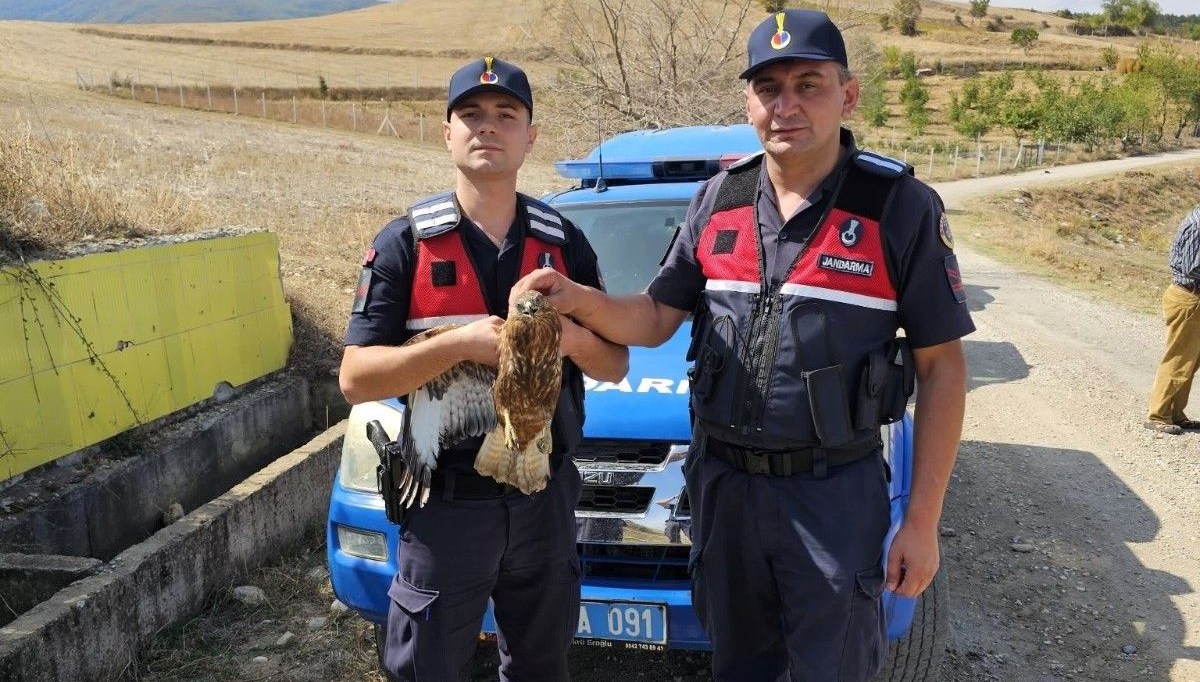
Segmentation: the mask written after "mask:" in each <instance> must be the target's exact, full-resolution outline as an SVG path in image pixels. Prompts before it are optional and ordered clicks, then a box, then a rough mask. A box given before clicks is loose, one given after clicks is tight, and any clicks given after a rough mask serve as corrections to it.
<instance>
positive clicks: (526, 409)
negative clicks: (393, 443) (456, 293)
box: [397, 291, 562, 506]
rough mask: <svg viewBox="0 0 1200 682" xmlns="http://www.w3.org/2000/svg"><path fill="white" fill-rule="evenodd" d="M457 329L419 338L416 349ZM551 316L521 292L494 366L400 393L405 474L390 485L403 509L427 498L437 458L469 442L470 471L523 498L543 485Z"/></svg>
mask: <svg viewBox="0 0 1200 682" xmlns="http://www.w3.org/2000/svg"><path fill="white" fill-rule="evenodd" d="M456 326H457V325H441V326H438V327H434V328H432V329H429V330H427V331H424V332H422V333H420V334H418V335H416V336H414V337H412V338H411V339H409V340H408V341H407V342H406V344H405V345H408V344H414V343H420V342H421V341H424V340H425V339H428V338H430V337H433V336H437V335H438V334H443V333H445V332H447V331H449V330H451V329H454V328H455V327H456ZM561 337H562V325H561V323H560V322H559V319H558V311H556V310H555V309H554V306H552V305H550V303H549V302H548V301H546V300H545V298H543V297H542V295H541V293H539V292H537V291H528V292H525V293H522V294H521V295H520V296H518V297H517V299H516V300H515V301H514V302H513V304H512V307H511V308H510V309H509V313H508V318H507V319H506V320H505V321H504V324H502V325H501V327H500V339H499V344H498V345H499V356H500V362H499V366H498V367H495V368H492V367H488V366H486V365H481V364H479V363H475V362H460V363H458V364H456V365H454V366H453V367H451V368H450V369H448V370H446V371H445V372H443V373H441V374H440V375H438V376H436V377H434V378H433V379H431V380H430V381H428V382H426V383H425V384H424V385H422V386H421V387H419V388H417V389H416V390H414V391H413V392H412V393H409V394H408V419H407V420H406V423H405V429H404V434H403V436H402V437H401V441H400V453H401V457H402V459H403V461H404V463H405V468H406V469H407V472H405V473H404V474H402V475H401V476H400V477H399V478H398V479H397V485H398V486H399V488H400V489H401V500H402V504H404V505H405V506H411V505H412V504H413V503H414V502H416V503H418V504H421V505H424V503H425V501H426V500H427V499H428V498H429V485H430V477H431V473H432V471H433V470H434V469H435V468H437V457H438V453H439V452H440V451H441V450H442V448H444V447H448V446H451V445H453V444H455V443H458V442H460V441H463V440H466V439H467V438H471V437H473V436H481V435H482V436H485V438H484V441H483V445H482V446H481V447H480V449H479V453H478V455H477V456H476V457H475V470H476V471H478V472H479V473H480V474H482V475H484V476H490V477H492V478H494V479H496V480H497V481H499V482H501V483H508V484H510V485H513V486H515V487H516V488H518V489H519V490H520V491H521V492H523V493H525V494H527V495H528V494H532V493H535V492H537V491H539V490H542V489H543V488H545V487H546V483H547V482H548V481H549V480H550V451H551V448H552V442H551V438H550V422H551V420H552V419H553V418H554V410H555V407H556V406H557V404H558V394H559V390H560V389H561V386H562V356H561V354H560V352H559V340H560V338H561Z"/></svg>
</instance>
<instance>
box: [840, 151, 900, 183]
mask: <svg viewBox="0 0 1200 682" xmlns="http://www.w3.org/2000/svg"><path fill="white" fill-rule="evenodd" d="M854 165H856V166H858V167H859V168H861V169H863V170H864V171H866V172H868V173H871V174H872V175H879V176H881V177H885V178H898V177H900V176H901V175H904V174H906V173H907V174H908V175H912V174H913V167H912V166H910V165H909V164H907V163H904V162H903V161H900V160H898V159H893V158H891V157H890V156H884V155H882V154H876V153H875V152H864V151H860V152H858V153H857V154H855V155H854Z"/></svg>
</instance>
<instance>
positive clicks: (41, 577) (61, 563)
mask: <svg viewBox="0 0 1200 682" xmlns="http://www.w3.org/2000/svg"><path fill="white" fill-rule="evenodd" d="M101 563H103V562H101V561H100V560H99V559H85V558H83V557H74V556H46V555H44V554H39V555H36V556H35V555H32V554H0V597H3V599H4V603H3V604H0V625H8V624H9V623H11V622H12V621H13V619H14V618H15V617H16V615H17V614H22V613H25V612H26V611H28V610H29V609H31V608H33V607H34V606H37V605H38V604H40V603H41V602H42V601H44V600H46V599H48V598H49V597H50V595H52V594H54V593H55V592H58V591H59V590H61V589H62V588H63V587H65V586H66V585H69V584H70V583H73V582H75V581H76V580H79V579H80V578H84V577H87V576H89V575H91V574H92V573H93V572H94V571H95V570H96V569H97V568H98V567H99V566H100V564H101Z"/></svg>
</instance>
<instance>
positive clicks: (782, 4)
mask: <svg viewBox="0 0 1200 682" xmlns="http://www.w3.org/2000/svg"><path fill="white" fill-rule="evenodd" d="M758 4H760V5H762V8H763V9H764V10H766V12H767V14H775V13H776V12H782V11H783V10H785V9H787V0H758Z"/></svg>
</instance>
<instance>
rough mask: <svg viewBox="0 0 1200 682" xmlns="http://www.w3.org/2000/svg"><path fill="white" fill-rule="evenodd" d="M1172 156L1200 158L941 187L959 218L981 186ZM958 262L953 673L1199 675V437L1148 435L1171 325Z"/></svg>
mask: <svg viewBox="0 0 1200 682" xmlns="http://www.w3.org/2000/svg"><path fill="white" fill-rule="evenodd" d="M1168 160H1180V161H1190V162H1196V163H1197V165H1198V166H1200V154H1197V153H1195V152H1192V153H1187V154H1177V155H1169V156H1163V157H1146V158H1134V159H1122V160H1118V161H1110V162H1101V163H1098V164H1083V165H1080V166H1074V167H1067V168H1058V169H1054V170H1053V171H1052V172H1050V173H1045V172H1042V171H1037V172H1034V173H1026V174H1023V175H1019V176H1011V177H1001V178H985V179H980V180H970V181H961V182H956V183H946V184H943V185H941V186H939V187H938V189H939V191H940V192H941V194H942V196H943V197H944V198H945V200H946V203H947V207H948V208H949V209H950V211H951V213H952V215H953V212H954V211H955V210H956V209H958V208H959V207H961V205H962V202H964V201H965V200H967V199H968V198H970V197H973V196H978V195H981V194H984V193H988V192H994V191H997V190H1001V189H1011V188H1016V187H1020V186H1028V185H1031V184H1034V183H1042V182H1051V181H1055V180H1060V181H1068V180H1079V179H1083V178H1086V177H1087V176H1089V175H1094V174H1101V173H1113V172H1118V171H1122V170H1130V169H1133V168H1137V167H1142V166H1145V165H1149V164H1153V163H1162V162H1164V161H1168ZM951 222H952V223H953V220H952V221H951ZM958 252H959V260H960V264H961V266H962V270H963V273H964V278H965V280H966V282H967V283H968V292H969V298H968V301H969V304H970V305H971V309H972V311H973V314H974V316H975V322H976V325H977V327H978V331H977V332H976V333H974V334H972V335H971V336H970V337H968V338H967V340H966V349H967V355H968V362H969V368H970V386H969V389H970V390H969V394H968V398H967V421H966V424H965V426H964V432H963V446H962V449H961V452H960V456H959V463H958V465H957V468H956V470H955V475H954V480H953V483H952V484H951V490H950V493H949V498H948V501H947V505H946V511H945V517H944V521H943V525H944V527H945V528H944V533H943V553H944V566H945V575H946V577H947V578H948V580H949V584H950V585H951V591H952V599H951V603H952V605H953V613H954V615H953V624H954V630H955V633H954V636H953V639H952V642H953V644H952V650H951V656H950V660H949V662H948V664H947V666H946V669H945V670H944V678H945V679H946V680H956V681H958V680H963V681H965V680H1022V681H1025V680H1031V681H1032V680H1051V679H1076V680H1097V681H1099V680H1161V681H1167V680H1171V681H1172V682H1183V681H1188V682H1194V681H1196V680H1200V596H1198V595H1197V589H1198V588H1200V434H1188V435H1184V436H1178V437H1162V436H1157V435H1156V434H1152V433H1151V432H1149V431H1147V430H1145V429H1144V428H1142V426H1141V422H1142V419H1143V416H1144V414H1145V402H1146V393H1147V390H1148V388H1149V386H1150V383H1151V381H1152V379H1153V373H1154V370H1155V367H1156V364H1157V361H1158V358H1159V353H1160V352H1161V349H1162V340H1163V328H1162V323H1161V321H1160V320H1159V319H1157V318H1155V317H1152V316H1148V315H1139V314H1135V313H1130V312H1126V311H1124V310H1120V309H1117V308H1115V307H1113V306H1111V305H1108V304H1104V303H1101V302H1098V301H1094V300H1089V299H1087V298H1084V297H1082V296H1079V295H1075V294H1072V293H1068V292H1065V291H1063V290H1062V289H1061V288H1058V287H1056V286H1053V285H1051V284H1048V283H1045V282H1043V281H1040V280H1038V279H1036V278H1033V277H1030V276H1028V275H1025V274H1022V273H1020V272H1018V271H1017V270H1015V269H1013V268H1011V267H1007V266H1003V265H1000V264H998V263H996V262H995V261H992V260H990V259H988V258H985V257H982V256H980V255H978V254H975V253H973V252H971V251H970V249H968V248H965V247H959V248H958ZM1164 285H1165V282H1164ZM1198 396H1200V391H1197V392H1195V393H1194V394H1193V404H1195V405H1196V409H1197V410H1200V397H1198ZM1014 545H1018V549H1021V550H1025V549H1028V547H1020V545H1030V546H1032V548H1033V549H1032V551H1028V552H1021V551H1016V550H1014V549H1013V546H1014Z"/></svg>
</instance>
